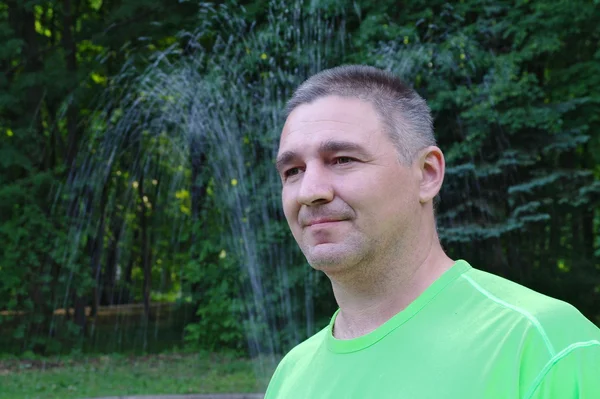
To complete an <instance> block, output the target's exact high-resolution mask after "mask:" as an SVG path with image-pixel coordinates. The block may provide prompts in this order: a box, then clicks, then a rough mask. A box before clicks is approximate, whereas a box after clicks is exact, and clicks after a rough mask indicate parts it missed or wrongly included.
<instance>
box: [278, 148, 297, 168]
mask: <svg viewBox="0 0 600 399" xmlns="http://www.w3.org/2000/svg"><path fill="white" fill-rule="evenodd" d="M296 158H298V154H297V153H295V152H294V151H286V152H283V153H281V154H280V155H279V156H278V157H277V161H276V162H275V167H276V168H277V170H278V171H281V170H282V169H283V168H284V167H285V165H287V164H289V163H292V162H293V161H294V160H295V159H296Z"/></svg>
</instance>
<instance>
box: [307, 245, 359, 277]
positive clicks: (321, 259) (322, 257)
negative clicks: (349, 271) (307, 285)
mask: <svg viewBox="0 0 600 399" xmlns="http://www.w3.org/2000/svg"><path fill="white" fill-rule="evenodd" d="M352 255H354V254H350V253H349V251H348V249H346V250H344V249H343V248H341V247H340V245H339V244H332V243H324V244H318V245H315V246H313V247H311V248H310V249H309V253H305V256H306V260H307V261H308V263H309V264H310V265H311V267H313V268H314V269H317V270H321V271H327V269H336V268H338V267H342V266H343V265H347V264H348V263H350V260H351V258H353V257H354V256H352Z"/></svg>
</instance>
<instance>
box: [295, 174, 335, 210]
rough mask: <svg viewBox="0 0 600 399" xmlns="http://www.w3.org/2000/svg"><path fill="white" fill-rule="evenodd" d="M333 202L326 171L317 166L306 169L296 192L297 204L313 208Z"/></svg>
mask: <svg viewBox="0 0 600 399" xmlns="http://www.w3.org/2000/svg"><path fill="white" fill-rule="evenodd" d="M332 200H333V187H332V185H331V181H330V179H329V177H328V174H327V171H326V170H324V169H323V168H320V167H318V166H314V167H307V168H306V170H305V171H304V173H303V174H302V181H301V183H300V188H299V190H298V203H300V204H302V205H308V206H314V205H320V204H325V203H328V202H330V201H332Z"/></svg>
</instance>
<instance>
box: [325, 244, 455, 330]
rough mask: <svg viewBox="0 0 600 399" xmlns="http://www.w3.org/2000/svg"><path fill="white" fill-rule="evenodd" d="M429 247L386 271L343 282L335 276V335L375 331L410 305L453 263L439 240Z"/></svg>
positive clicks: (333, 283)
mask: <svg viewBox="0 0 600 399" xmlns="http://www.w3.org/2000/svg"><path fill="white" fill-rule="evenodd" d="M428 249H429V251H425V253H426V256H425V257H423V258H418V257H414V258H413V259H406V258H405V259H404V260H403V261H402V262H403V263H401V264H400V263H395V265H392V266H391V267H389V268H388V270H385V271H384V272H383V273H382V272H381V270H379V271H378V272H377V273H373V272H371V273H370V275H364V276H360V277H359V278H357V276H353V278H352V279H348V280H342V281H339V280H335V279H332V286H333V291H334V294H335V297H336V300H337V302H338V305H339V307H340V312H339V313H338V316H337V317H336V320H335V325H334V336H335V337H336V338H338V339H352V338H357V337H359V336H361V335H365V334H368V333H369V332H371V331H373V330H375V329H376V328H378V327H379V326H381V325H382V324H383V323H385V322H386V321H387V320H389V319H390V318H391V317H392V316H394V315H395V314H397V313H399V312H400V311H402V310H403V309H405V308H406V307H407V306H408V305H410V304H411V303H412V302H413V301H414V300H415V299H416V298H417V297H418V296H419V295H421V293H423V291H425V290H426V289H427V287H429V286H430V285H431V284H432V283H433V282H434V281H435V280H437V279H438V278H439V277H440V276H441V275H442V274H443V273H444V272H445V271H446V270H448V269H449V268H450V267H452V265H453V264H454V261H453V260H451V259H450V258H448V257H447V256H446V254H445V253H444V252H443V250H442V248H441V246H439V242H437V241H436V242H435V244H433V245H432V246H431V247H430V248H428ZM363 270H369V269H363ZM370 270H371V271H373V269H370Z"/></svg>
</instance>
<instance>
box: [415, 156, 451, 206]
mask: <svg viewBox="0 0 600 399" xmlns="http://www.w3.org/2000/svg"><path fill="white" fill-rule="evenodd" d="M419 166H420V168H421V174H420V175H421V183H420V185H419V201H420V202H421V203H422V204H424V203H426V202H429V201H432V200H433V199H434V198H435V196H436V195H437V194H438V193H439V192H440V189H441V188H442V183H443V182H444V173H445V171H446V161H445V160H444V154H443V153H442V150H440V149H439V148H438V147H436V146H430V147H427V148H425V149H423V150H422V151H421V152H420V156H419Z"/></svg>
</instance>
